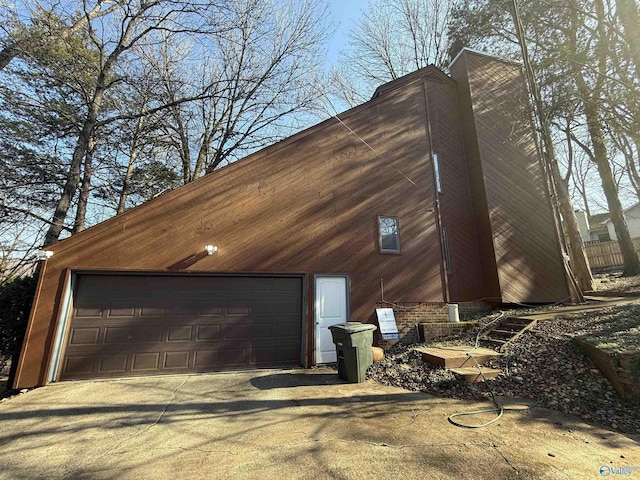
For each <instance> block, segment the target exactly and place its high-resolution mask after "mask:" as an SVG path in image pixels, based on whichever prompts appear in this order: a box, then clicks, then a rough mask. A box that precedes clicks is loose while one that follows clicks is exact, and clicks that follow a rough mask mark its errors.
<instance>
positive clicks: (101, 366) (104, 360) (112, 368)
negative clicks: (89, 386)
mask: <svg viewBox="0 0 640 480" xmlns="http://www.w3.org/2000/svg"><path fill="white" fill-rule="evenodd" d="M128 359H129V356H128V355H127V354H125V353H122V354H119V355H102V356H101V357H100V362H99V363H98V372H99V373H124V372H126V371H127V360H128Z"/></svg>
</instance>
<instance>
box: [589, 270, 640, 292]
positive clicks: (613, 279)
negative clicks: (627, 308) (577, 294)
mask: <svg viewBox="0 0 640 480" xmlns="http://www.w3.org/2000/svg"><path fill="white" fill-rule="evenodd" d="M593 280H594V286H595V291H596V292H597V291H614V292H621V293H637V294H640V275H636V276H634V277H623V276H622V271H621V270H619V271H614V272H608V273H598V274H596V275H594V276H593Z"/></svg>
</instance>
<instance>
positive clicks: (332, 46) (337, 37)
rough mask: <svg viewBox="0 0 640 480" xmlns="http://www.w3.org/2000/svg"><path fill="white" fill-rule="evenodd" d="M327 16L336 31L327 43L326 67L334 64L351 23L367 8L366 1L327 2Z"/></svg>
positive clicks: (341, 0)
mask: <svg viewBox="0 0 640 480" xmlns="http://www.w3.org/2000/svg"><path fill="white" fill-rule="evenodd" d="M327 4H328V6H329V15H330V18H331V19H332V20H333V22H334V24H335V27H336V31H335V33H334V34H333V37H332V38H331V40H330V41H329V52H328V55H327V66H329V65H332V64H334V63H335V61H336V58H337V56H338V53H339V52H340V50H341V49H342V47H343V45H345V44H346V42H347V35H348V33H349V30H350V29H351V27H352V26H353V22H354V21H355V20H357V18H358V17H359V16H360V13H361V12H362V10H364V9H365V8H366V7H367V0H327Z"/></svg>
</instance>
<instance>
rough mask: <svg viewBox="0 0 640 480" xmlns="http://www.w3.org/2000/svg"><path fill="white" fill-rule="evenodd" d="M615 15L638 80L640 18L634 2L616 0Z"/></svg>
mask: <svg viewBox="0 0 640 480" xmlns="http://www.w3.org/2000/svg"><path fill="white" fill-rule="evenodd" d="M616 15H617V16H618V18H619V19H620V23H621V24H622V30H623V32H624V39H625V40H626V43H627V47H628V48H629V51H630V52H631V58H632V60H633V63H634V66H635V71H636V77H637V78H640V16H639V15H638V6H637V5H636V0H616Z"/></svg>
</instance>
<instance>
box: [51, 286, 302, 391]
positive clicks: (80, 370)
mask: <svg viewBox="0 0 640 480" xmlns="http://www.w3.org/2000/svg"><path fill="white" fill-rule="evenodd" d="M301 320H302V278H300V277H292V278H289V277H268V276H265V277H232V276H229V277H207V276H186V275H185V276H162V275H135V274H132V275H98V274H82V275H78V276H77V279H76V289H75V292H74V312H73V317H72V319H71V327H70V332H69V336H68V341H67V347H66V353H65V358H64V359H63V361H62V369H61V379H73V378H89V377H109V376H115V377H118V376H126V375H141V374H145V375H146V374H162V373H165V374H171V373H180V372H204V371H212V370H223V369H237V368H251V367H269V366H284V365H299V364H300V359H301V351H302V350H301V349H302V347H301V344H302V340H301V339H302V321H301Z"/></svg>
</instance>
